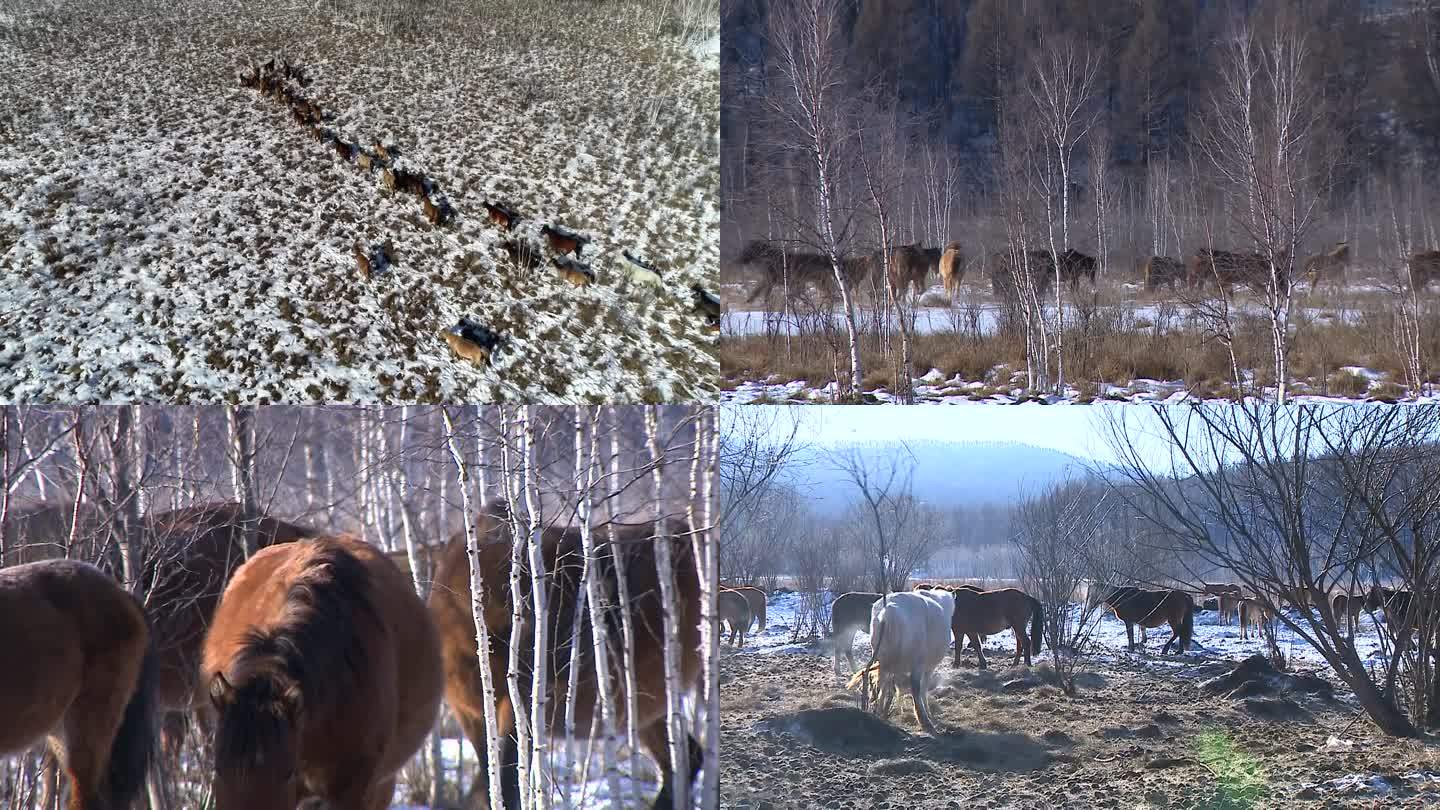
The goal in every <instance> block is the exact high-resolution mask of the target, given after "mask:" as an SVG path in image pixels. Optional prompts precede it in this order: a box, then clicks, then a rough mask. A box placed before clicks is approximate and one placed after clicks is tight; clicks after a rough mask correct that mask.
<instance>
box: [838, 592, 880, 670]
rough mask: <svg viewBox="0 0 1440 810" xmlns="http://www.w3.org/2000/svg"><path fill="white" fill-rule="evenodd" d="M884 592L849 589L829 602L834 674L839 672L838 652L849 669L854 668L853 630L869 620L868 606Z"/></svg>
mask: <svg viewBox="0 0 1440 810" xmlns="http://www.w3.org/2000/svg"><path fill="white" fill-rule="evenodd" d="M883 598H885V595H884V594H880V593H866V592H864V591H850V592H848V593H842V594H840V595H839V596H837V597H835V601H834V602H832V603H831V604H830V634H831V641H832V643H833V644H834V646H835V674H837V675H838V674H840V654H841V653H842V652H843V653H844V654H845V658H846V660H848V661H849V662H850V669H852V670H853V669H855V654H854V651H853V649H852V647H853V645H854V644H855V632H856V631H857V630H859V629H860V628H862V627H864V626H865V625H867V624H868V623H869V622H870V606H871V605H873V604H875V602H876V600H878V599H883Z"/></svg>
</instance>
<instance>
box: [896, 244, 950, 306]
mask: <svg viewBox="0 0 1440 810" xmlns="http://www.w3.org/2000/svg"><path fill="white" fill-rule="evenodd" d="M939 262H940V251H939V250H936V249H934V248H922V247H920V246H919V245H900V246H898V247H895V248H892V249H891V251H890V262H889V277H888V279H889V281H890V283H891V284H892V285H894V287H895V292H896V294H897V295H904V294H905V293H906V292H907V291H908V290H909V289H911V288H912V287H913V288H914V290H915V295H917V296H918V295H923V294H924V292H925V278H926V276H928V275H930V268H931V267H932V266H933V265H935V264H938V263H939Z"/></svg>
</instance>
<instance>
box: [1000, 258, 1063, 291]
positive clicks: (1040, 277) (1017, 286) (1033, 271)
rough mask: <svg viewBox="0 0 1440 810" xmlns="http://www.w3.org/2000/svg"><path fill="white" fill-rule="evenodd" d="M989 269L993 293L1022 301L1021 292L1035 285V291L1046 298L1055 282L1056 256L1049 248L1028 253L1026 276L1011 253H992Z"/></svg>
mask: <svg viewBox="0 0 1440 810" xmlns="http://www.w3.org/2000/svg"><path fill="white" fill-rule="evenodd" d="M989 270H990V290H991V292H993V293H994V294H995V297H996V298H1002V299H1005V300H1007V301H1017V300H1019V298H1020V294H1021V292H1022V291H1026V292H1028V289H1029V287H1030V286H1032V285H1033V286H1034V288H1035V294H1036V295H1038V296H1041V297H1044V295H1045V294H1046V293H1048V292H1049V291H1050V285H1051V284H1054V283H1055V257H1054V256H1053V255H1052V254H1051V253H1050V251H1048V250H1031V251H1027V252H1026V254H1025V268H1024V270H1023V276H1022V274H1021V273H1020V272H1017V270H1016V267H1015V261H1014V257H1012V256H1011V255H1010V253H1009V252H1004V253H993V254H991V256H990V263H989Z"/></svg>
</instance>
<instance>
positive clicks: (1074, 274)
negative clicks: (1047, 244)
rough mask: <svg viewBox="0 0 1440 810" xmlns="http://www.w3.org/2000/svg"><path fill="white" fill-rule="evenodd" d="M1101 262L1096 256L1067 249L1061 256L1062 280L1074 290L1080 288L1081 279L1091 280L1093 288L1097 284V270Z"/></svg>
mask: <svg viewBox="0 0 1440 810" xmlns="http://www.w3.org/2000/svg"><path fill="white" fill-rule="evenodd" d="M1099 265H1100V262H1099V260H1098V259H1096V258H1095V257H1094V256H1090V255H1088V254H1085V253H1081V252H1080V251H1078V250H1076V249H1075V248H1066V249H1065V252H1064V253H1061V254H1060V280H1061V281H1063V282H1065V283H1066V284H1069V285H1070V289H1071V290H1074V289H1076V288H1077V287H1079V286H1080V279H1082V278H1084V279H1089V281H1090V284H1091V286H1094V284H1095V270H1096V268H1097V267H1099Z"/></svg>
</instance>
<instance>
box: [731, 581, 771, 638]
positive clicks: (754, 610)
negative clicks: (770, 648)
mask: <svg viewBox="0 0 1440 810" xmlns="http://www.w3.org/2000/svg"><path fill="white" fill-rule="evenodd" d="M730 590H732V591H736V592H738V593H740V594H741V595H743V596H744V597H745V601H747V602H749V603H750V615H751V617H753V618H754V620H755V621H756V622H758V623H759V628H758V629H759V630H760V632H762V633H763V632H765V627H766V625H765V607H766V602H767V601H769V597H767V596H766V595H765V592H764V591H762V590H760V589H759V588H757V587H755V586H753V585H741V586H739V587H736V588H730Z"/></svg>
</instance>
